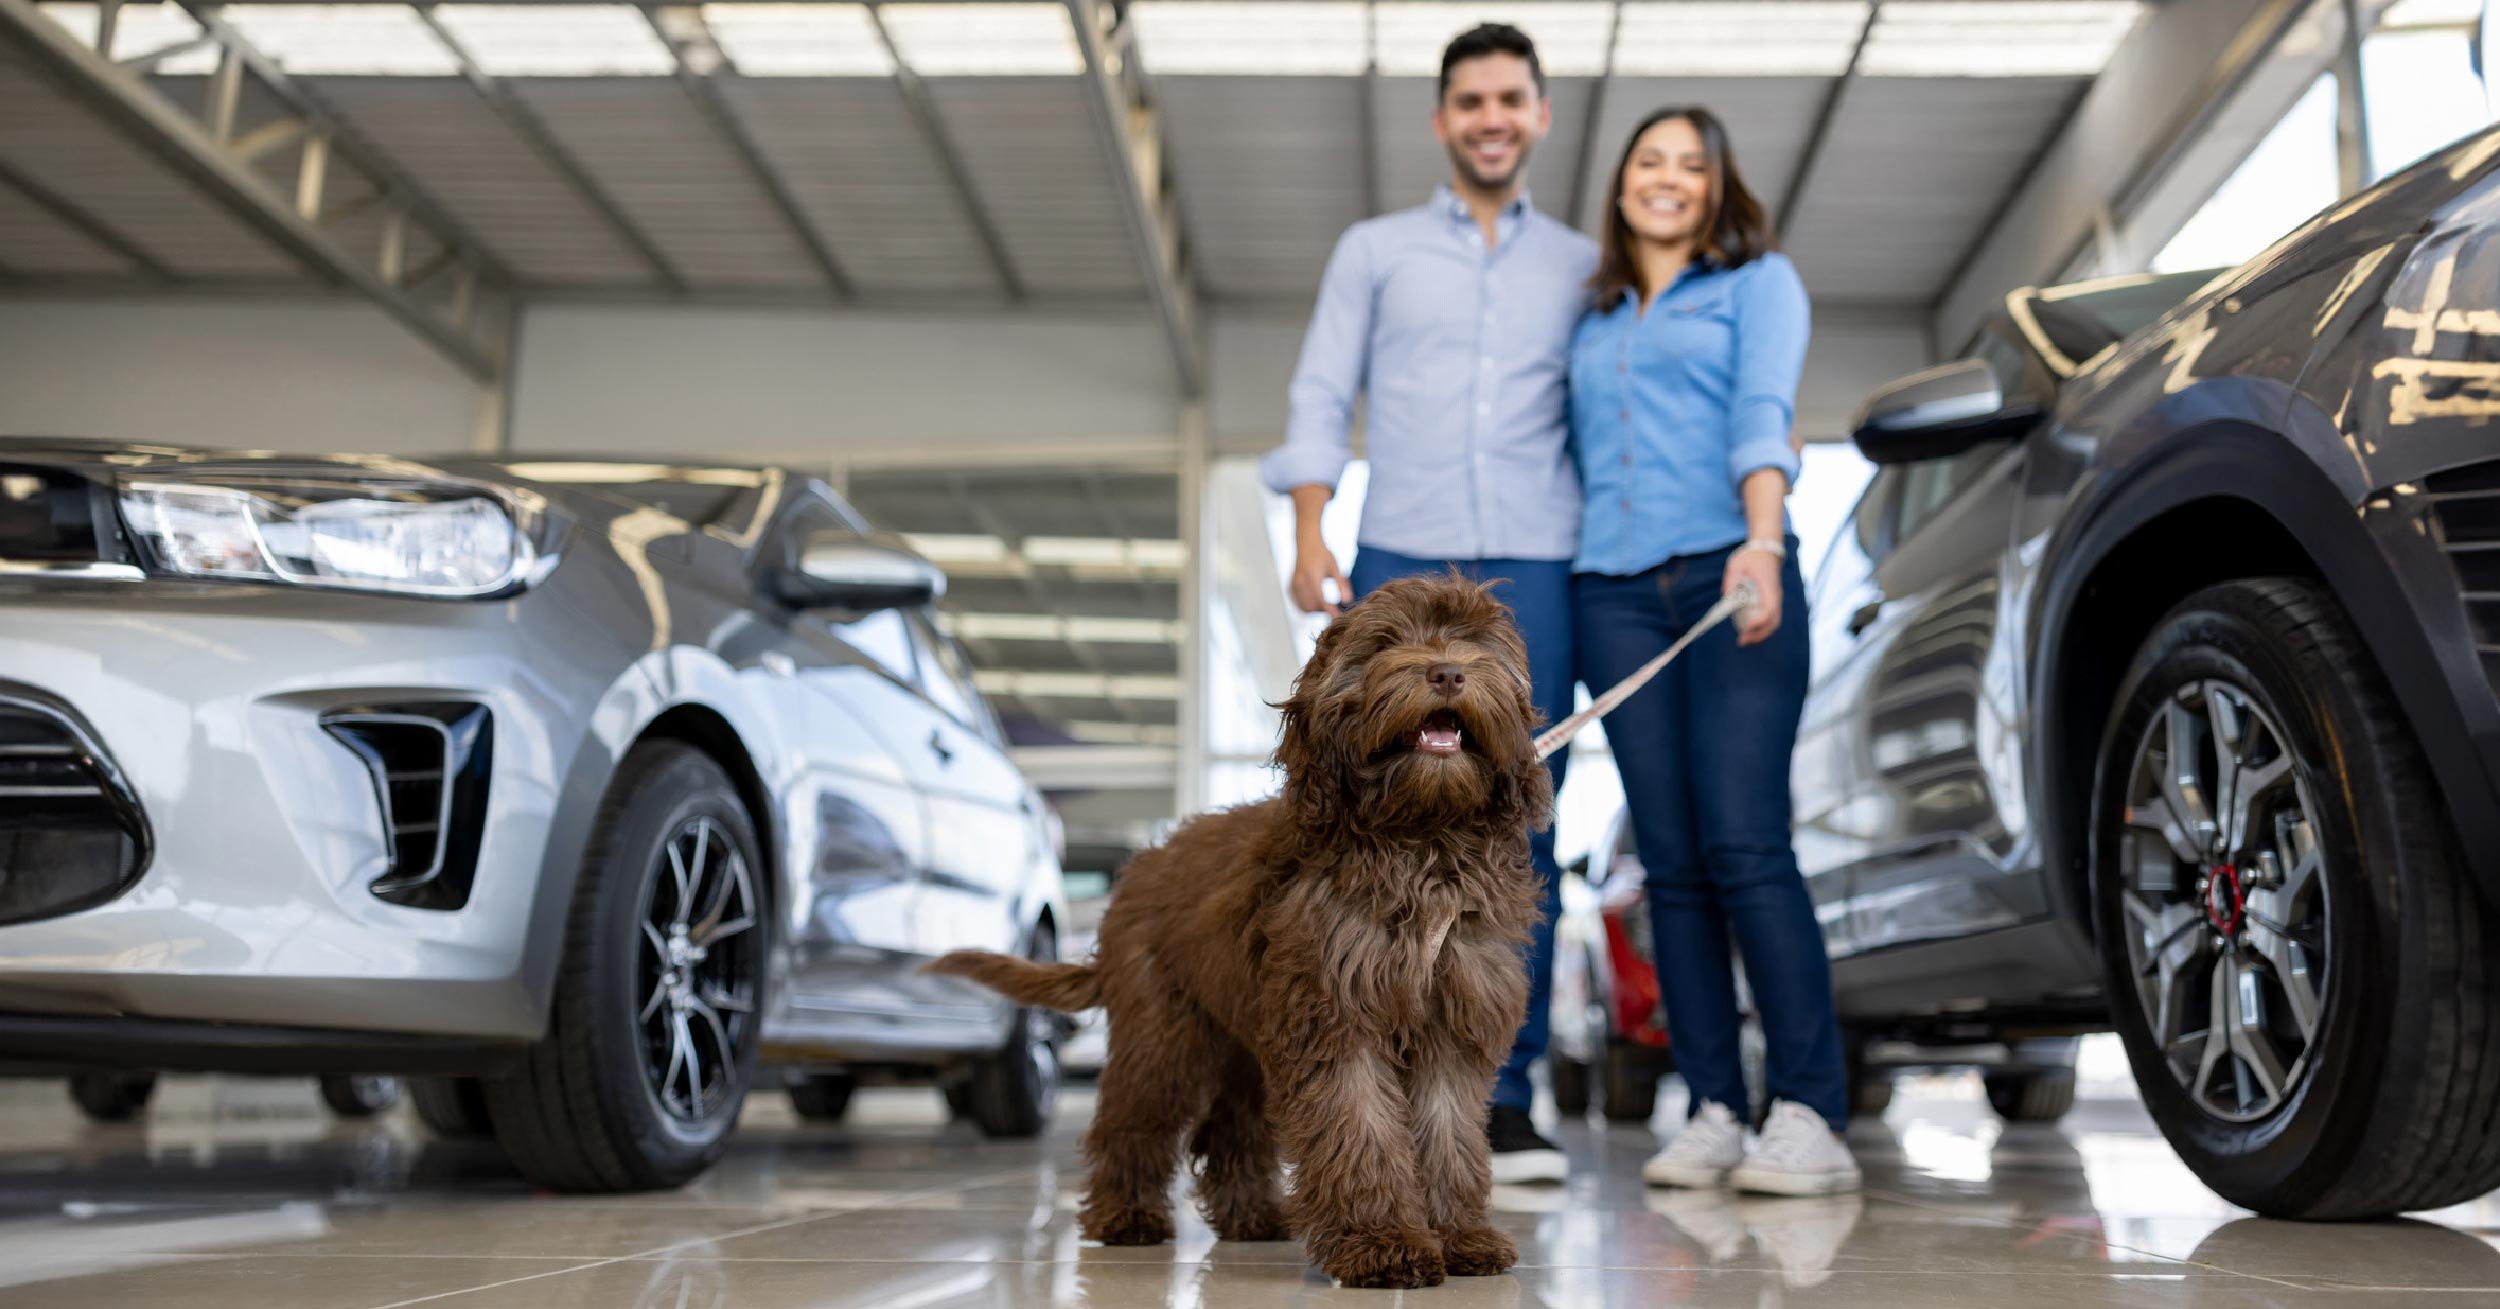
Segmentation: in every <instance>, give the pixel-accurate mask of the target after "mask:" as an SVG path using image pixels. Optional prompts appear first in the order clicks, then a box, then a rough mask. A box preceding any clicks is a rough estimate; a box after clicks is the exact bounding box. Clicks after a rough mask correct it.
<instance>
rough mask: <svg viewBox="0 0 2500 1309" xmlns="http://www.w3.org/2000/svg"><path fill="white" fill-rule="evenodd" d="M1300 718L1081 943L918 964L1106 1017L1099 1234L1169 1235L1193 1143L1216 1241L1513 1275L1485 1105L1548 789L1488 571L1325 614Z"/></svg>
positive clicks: (1092, 1156) (1364, 1264) (1160, 852)
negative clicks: (1254, 788) (1095, 937)
mask: <svg viewBox="0 0 2500 1309" xmlns="http://www.w3.org/2000/svg"><path fill="white" fill-rule="evenodd" d="M1283 709H1284V735H1283V740H1282V742H1281V743H1280V744H1279V745H1278V747H1277V750H1276V761H1277V763H1278V765H1279V766H1281V767H1282V768H1283V769H1284V772H1285V785H1284V792H1283V794H1282V795H1281V796H1279V797H1277V798H1275V799H1272V800H1268V801H1264V802H1262V803H1259V804H1253V805H1246V806H1243V807H1241V808H1238V809H1230V810H1224V811H1221V812H1217V813H1211V814H1207V815H1204V816H1202V817H1199V818H1197V819H1194V820H1192V821H1191V822H1189V823H1187V824H1186V825H1184V826H1182V827H1181V829H1180V830H1179V831H1177V832H1175V833H1174V834H1173V835H1172V838H1171V840H1170V841H1168V842H1166V843H1165V844H1163V845H1162V846H1160V847H1158V848H1156V849H1153V850H1149V851H1146V852H1144V853H1142V854H1140V855H1138V856H1137V858H1136V859H1135V860H1134V861H1132V862H1131V863H1130V864H1129V866H1128V871H1127V873H1126V875H1125V876H1124V877H1123V878H1122V880H1121V884H1120V889H1119V892H1118V894H1116V895H1115V896H1113V897H1112V901H1111V906H1110V908H1109V910H1108V911H1107V913H1106V914H1105V916H1104V918H1103V923H1102V932H1101V937H1100V948H1099V950H1098V952H1097V954H1096V957H1095V959H1094V961H1093V962H1092V963H1090V964H1085V965H1075V964H1036V963H1030V962H1026V961H1024V960H1020V959H1014V958H1009V957H1007V956H1004V955H996V954H983V953H977V952H963V953H957V954H951V955H948V956H946V957H944V958H942V959H939V960H937V961H936V962H934V963H932V964H931V965H929V967H930V969H931V970H932V971H936V972H942V973H950V974H953V975H956V976H961V977H969V978H972V979H974V980H976V981H979V982H982V983H985V984H986V985H988V986H990V987H991V988H993V989H995V990H997V991H999V992H1001V993H1003V994H1005V995H1007V996H1009V997H1012V998H1013V999H1015V1000H1018V1001H1020V1002H1022V1003H1024V1004H1028V1005H1036V1006H1042V1007H1046V1008H1052V1009H1061V1010H1069V1011H1074V1010H1080V1009H1087V1008H1091V1007H1093V1006H1095V1005H1097V1004H1099V1005H1102V1006H1105V1007H1106V1008H1107V1009H1108V1010H1109V1011H1110V1018H1111V1057H1110V1062H1109V1065H1108V1066H1107V1067H1106V1068H1104V1070H1103V1074H1102V1087H1101V1098H1100V1102H1099V1107H1098V1108H1097V1109H1096V1111H1095V1114H1094V1121H1093V1124H1092V1126H1091V1128H1090V1129H1089V1130H1088V1131H1087V1132H1086V1136H1085V1154H1086V1158H1087V1160H1088V1162H1089V1163H1090V1164H1091V1165H1092V1169H1093V1175H1092V1179H1091V1183H1090V1186H1089V1188H1088V1190H1087V1194H1086V1197H1085V1207H1084V1210H1083V1213H1082V1221H1083V1226H1084V1233H1085V1235H1086V1236H1088V1237H1091V1238H1093V1239H1096V1240H1100V1241H1103V1242H1106V1243H1108V1244H1112V1245H1153V1244H1156V1243H1159V1242H1162V1241H1166V1240H1169V1239H1171V1236H1172V1216H1171V1209H1170V1205H1169V1203H1168V1196H1169V1194H1170V1188H1171V1181H1172V1172H1173V1170H1174V1169H1175V1168H1176V1167H1178V1166H1179V1164H1180V1162H1181V1159H1180V1153H1181V1143H1182V1139H1183V1137H1184V1136H1186V1138H1187V1140H1188V1145H1189V1150H1190V1152H1191V1153H1192V1154H1193V1155H1195V1156H1196V1157H1197V1159H1198V1161H1199V1176H1198V1205H1199V1208H1200V1210H1201V1211H1202V1212H1203V1213H1205V1215H1206V1219H1207V1222H1208V1223H1209V1224H1210V1225H1211V1226H1213V1227H1214V1228H1215V1231H1216V1234H1217V1235H1219V1236H1221V1237H1223V1238H1224V1239H1226V1240H1231V1241H1273V1240H1283V1239H1285V1238H1287V1237H1288V1236H1290V1235H1291V1234H1292V1233H1293V1232H1300V1233H1301V1234H1302V1238H1303V1241H1304V1246H1305V1249H1306V1250H1307V1252H1308V1253H1309V1256H1310V1258H1311V1260H1312V1262H1314V1263H1316V1264H1318V1265H1319V1266H1320V1267H1321V1268H1323V1269H1325V1270H1326V1271H1327V1273H1328V1274H1329V1275H1330V1276H1332V1277H1334V1278H1336V1279H1337V1280H1338V1281H1339V1282H1341V1283H1343V1284H1344V1285H1347V1286H1380V1287H1408V1286H1432V1285H1436V1284H1438V1283H1439V1282H1440V1281H1441V1280H1442V1278H1443V1277H1444V1276H1445V1275H1456V1276H1462V1277H1466V1276H1483V1275H1489V1274H1493V1273H1499V1272H1502V1271H1503V1270H1505V1269H1507V1268H1509V1267H1510V1266H1511V1265H1512V1264H1513V1263H1515V1262H1516V1261H1517V1259H1518V1252H1517V1251H1516V1250H1515V1249H1514V1248H1513V1246H1512V1245H1511V1241H1510V1238H1508V1237H1506V1236H1504V1235H1503V1234H1502V1233H1501V1232H1499V1231H1497V1230H1496V1229H1495V1228H1494V1227H1493V1226H1492V1225H1491V1224H1490V1223H1488V1222H1487V1221H1486V1219H1485V1206H1486V1203H1487V1199H1488V1196H1489V1193H1490V1191H1491V1187H1492V1179H1491V1174H1490V1173H1489V1171H1488V1168H1487V1164H1486V1145H1485V1113H1486V1109H1485V1102H1486V1098H1487V1097H1488V1096H1489V1095H1490V1094H1491V1092H1492V1086H1493V1075H1494V1071H1495V1069H1496V1068H1497V1067H1498V1066H1499V1065H1500V1063H1501V1061H1502V1059H1503V1058H1504V1057H1505V1056H1506V1055H1508V1053H1509V1052H1510V1046H1511V1038H1512V1036H1513V1034H1514V1033H1516V1032H1517V1031H1518V1029H1519V1024H1520V1020H1521V1019H1522V1018H1523V1017H1524V1016H1525V1014H1526V1011H1527V995H1528V983H1527V970H1526V968H1525V967H1524V966H1523V965H1522V963H1521V960H1520V955H1519V953H1518V949H1519V945H1520V943H1521V942H1523V941H1525V940H1527V938H1528V929H1529V927H1530V925H1531V924H1532V922H1533V921H1534V919H1535V916H1536V912H1537V910H1536V876H1535V873H1534V872H1533V871H1532V870H1531V869H1530V867H1529V864H1528V832H1529V829H1530V828H1531V827H1532V826H1537V825H1542V824H1543V823H1544V822H1546V821H1547V819H1548V818H1549V816H1550V815H1551V813H1552V809H1553V788H1552V784H1551V782H1550V781H1549V780H1548V778H1547V776H1546V772H1545V769H1544V767H1543V766H1542V765H1540V764H1539V763H1538V762H1537V760H1536V750H1535V746H1534V743H1533V741H1532V739H1531V733H1532V732H1533V731H1534V730H1535V728H1536V726H1537V715H1536V710H1535V706H1534V702H1533V701H1532V700H1531V698H1530V696H1529V689H1528V659H1527V651H1526V649H1525V648H1524V647H1523V646H1522V644H1521V642H1520V638H1519V632H1518V629H1517V628H1516V627H1514V626H1513V625H1512V623H1511V618H1510V611H1509V610H1508V609H1507V608H1505V607H1504V606H1503V605H1502V604H1501V603H1500V602H1499V601H1497V600H1495V599H1494V598H1493V597H1492V596H1491V595H1490V594H1488V593H1487V590H1486V588H1485V587H1482V586H1479V585H1476V584H1474V583H1471V582H1468V581H1466V580H1464V579H1462V578H1460V577H1458V576H1457V575H1455V574H1451V575H1446V576H1441V577H1422V578H1408V579H1405V580H1401V581H1396V582H1391V583H1389V584H1388V585H1386V586H1383V587H1381V588H1380V589H1379V590H1377V591H1375V592H1373V593H1372V594H1371V595H1370V596H1368V597H1366V598H1365V599H1364V600H1363V601H1362V602H1361V603H1359V604H1357V605H1355V606H1353V607H1352V608H1351V609H1349V610H1348V611H1347V612H1346V613H1345V615H1344V616H1343V617H1341V618H1340V619H1338V620H1337V621H1336V622H1335V623H1333V624H1331V625H1330V626H1329V627H1328V629H1327V630H1326V631H1325V632H1323V633H1322V634H1321V636H1320V638H1319V648H1318V649H1317V651H1315V652H1314V653H1313V655H1312V657H1311V662H1310V663H1309V664H1308V665H1307V666H1305V667H1304V668H1303V670H1302V672H1301V675H1300V676H1299V677H1297V678H1296V679H1295V681H1294V687H1293V694H1292V696H1291V697H1290V698H1289V699H1288V700H1287V701H1286V702H1285V704H1284V705H1283ZM1280 1156H1281V1158H1282V1160H1283V1162H1285V1163H1288V1164H1291V1165H1292V1167H1293V1193H1292V1195H1291V1197H1290V1198H1288V1197H1286V1196H1285V1195H1284V1194H1283V1192H1282V1190H1281V1188H1280V1186H1279V1179H1278V1169H1277V1164H1278V1161H1279V1157H1280ZM1289 1229H1290V1230H1289Z"/></svg>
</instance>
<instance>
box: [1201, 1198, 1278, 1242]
mask: <svg viewBox="0 0 2500 1309" xmlns="http://www.w3.org/2000/svg"><path fill="white" fill-rule="evenodd" d="M1208 1225H1209V1226H1211V1227H1213V1228H1214V1229H1215V1234H1216V1235H1217V1236H1218V1237H1221V1238H1223V1239H1224V1240H1227V1241H1290V1240H1292V1239H1293V1224H1292V1223H1290V1222H1287V1221H1286V1220H1285V1211H1284V1210H1282V1209H1278V1208H1275V1207H1273V1206H1270V1207H1267V1208H1263V1209H1248V1210H1244V1211H1242V1212H1240V1213H1230V1214H1215V1215H1211V1216H1210V1217H1209V1218H1208Z"/></svg>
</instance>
